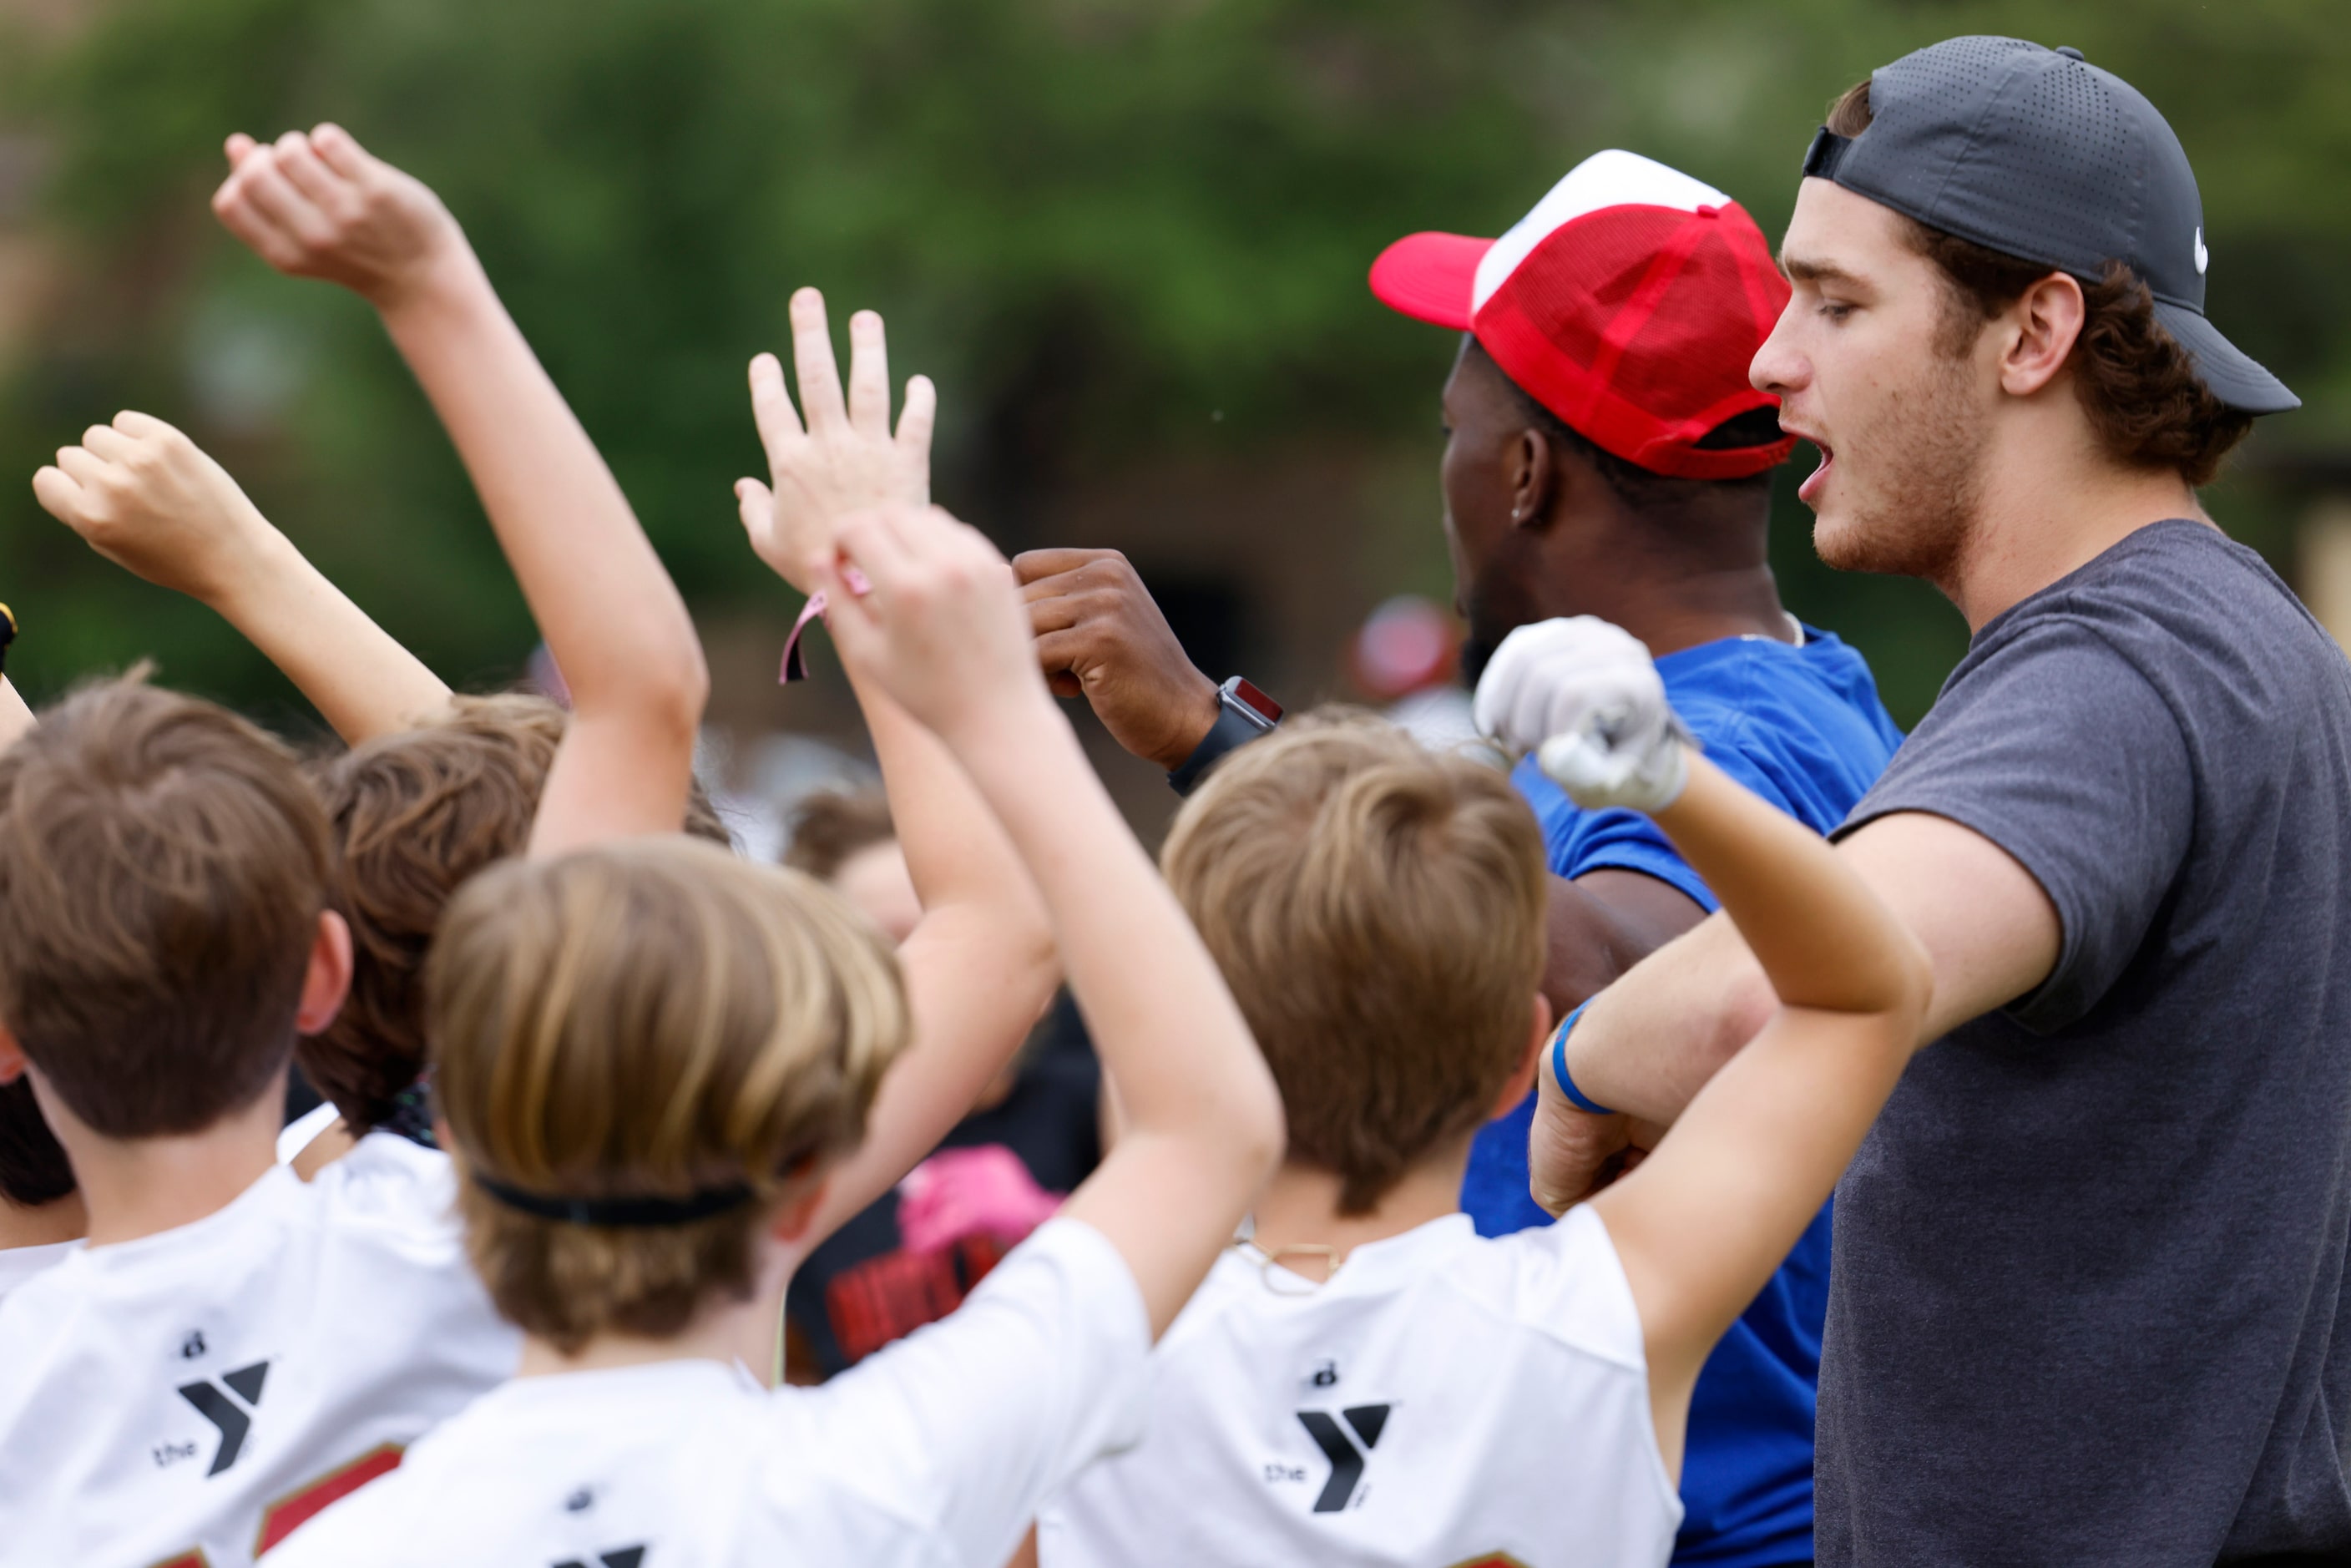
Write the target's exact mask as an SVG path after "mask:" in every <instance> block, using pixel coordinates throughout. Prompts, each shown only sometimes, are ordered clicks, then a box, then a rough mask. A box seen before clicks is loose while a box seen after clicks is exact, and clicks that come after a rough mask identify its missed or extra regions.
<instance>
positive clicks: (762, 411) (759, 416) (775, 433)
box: [751, 354, 807, 468]
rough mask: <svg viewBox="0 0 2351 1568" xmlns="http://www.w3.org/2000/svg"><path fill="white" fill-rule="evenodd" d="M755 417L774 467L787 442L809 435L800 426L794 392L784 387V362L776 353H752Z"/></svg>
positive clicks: (752, 400)
mask: <svg viewBox="0 0 2351 1568" xmlns="http://www.w3.org/2000/svg"><path fill="white" fill-rule="evenodd" d="M751 420H752V423H755V424H757V425H758V427H759V444H760V445H761V446H762V447H763V448H765V449H766V451H767V454H768V466H769V467H770V468H772V467H774V466H775V463H776V458H777V456H778V455H779V454H780V453H781V452H782V450H783V448H784V445H785V444H787V443H788V442H789V441H791V440H793V439H794V438H795V437H798V436H802V435H805V434H807V432H805V431H803V430H802V429H801V428H800V414H799V410H798V409H796V408H794V407H793V406H792V394H791V392H789V390H787V389H786V388H785V386H784V362H783V361H781V360H778V358H776V356H775V355H773V354H755V355H753V356H752V359H751Z"/></svg>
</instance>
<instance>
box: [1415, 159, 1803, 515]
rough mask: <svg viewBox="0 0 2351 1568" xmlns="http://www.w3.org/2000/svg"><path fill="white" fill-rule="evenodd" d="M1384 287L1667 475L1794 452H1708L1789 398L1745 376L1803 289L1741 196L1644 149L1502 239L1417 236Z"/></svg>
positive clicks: (1618, 451) (1599, 438)
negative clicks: (1724, 431)
mask: <svg viewBox="0 0 2351 1568" xmlns="http://www.w3.org/2000/svg"><path fill="white" fill-rule="evenodd" d="M1371 282H1372V292H1373V293H1374V295H1376V296H1378V297H1379V298H1380V299H1381V300H1382V302H1384V303H1385V304H1386V305H1388V306H1390V307H1392V308H1395V309H1396V310H1399V311H1401V312H1403V313H1404V314H1405V315H1406V316H1411V317H1414V318H1416V319H1419V320H1423V321H1428V322H1432V323H1434V324H1436V325H1437V326H1439V327H1451V328H1454V329H1457V330H1462V331H1467V332H1469V333H1471V334H1472V335H1474V336H1475V337H1476V338H1477V340H1478V341H1479V344H1480V345H1481V346H1482V347H1484V349H1485V350H1486V351H1487V353H1488V354H1489V355H1491V356H1492V358H1493V361H1494V362H1495V363H1496V364H1497V365H1499V366H1500V367H1501V370H1502V373H1503V374H1505V375H1507V376H1509V377H1510V380H1511V381H1513V382H1517V383H1518V385H1519V387H1520V390H1521V391H1523V392H1526V393H1527V394H1528V395H1529V396H1530V397H1532V398H1533V399H1534V400H1535V401H1536V402H1540V403H1541V404H1542V406H1543V407H1545V408H1547V409H1549V410H1550V411H1551V412H1552V413H1555V414H1557V415H1558V416H1559V417H1560V418H1561V419H1562V420H1563V421H1565V422H1566V423H1567V424H1568V426H1569V427H1570V428H1571V429H1573V430H1574V431H1575V432H1576V433H1577V434H1581V435H1583V437H1584V438H1585V439H1586V440H1588V441H1590V442H1592V443H1593V444H1594V445H1596V446H1598V447H1600V448H1602V449H1603V450H1604V451H1607V452H1611V453H1614V455H1616V456H1619V457H1622V458H1624V459H1625V461H1626V462H1628V463H1634V464H1637V465H1640V466H1641V467H1644V468H1646V469H1649V470H1650V471H1652V472H1653V473H1657V474H1665V475H1670V476H1674V477H1676V478H1682V479H1738V478H1744V477H1747V476H1750V475H1754V474H1760V473H1761V472H1763V471H1764V470H1765V469H1767V468H1771V467H1772V466H1774V465H1778V464H1781V463H1783V462H1785V461H1786V460H1787V457H1788V454H1789V452H1790V451H1791V450H1792V449H1793V447H1794V445H1795V442H1794V440H1793V438H1792V437H1782V438H1781V439H1779V440H1776V441H1773V442H1771V443H1770V444H1767V445H1762V446H1740V447H1722V446H1718V445H1709V444H1706V443H1707V438H1708V436H1709V435H1710V434H1712V433H1713V432H1714V431H1715V430H1716V429H1718V428H1719V426H1721V425H1723V424H1724V423H1728V422H1729V421H1730V420H1732V419H1735V418H1737V417H1738V416H1739V415H1740V414H1742V413H1750V412H1751V411H1753V410H1755V409H1759V408H1774V407H1777V406H1778V403H1779V400H1778V399H1777V398H1774V397H1772V396H1771V395H1770V394H1769V393H1765V392H1757V391H1756V390H1755V389H1754V388H1753V387H1751V386H1750V385H1749V384H1748V381H1747V366H1748V363H1749V361H1751V360H1753V359H1754V357H1755V352H1756V350H1759V349H1761V347H1762V346H1763V340H1764V339H1765V338H1767V337H1769V336H1770V335H1771V326H1772V323H1773V322H1774V321H1776V320H1777V319H1779V315H1780V310H1781V308H1782V306H1783V305H1785V304H1786V303H1787V300H1788V285H1787V282H1786V280H1785V279H1783V278H1782V277H1781V276H1780V271H1779V268H1778V267H1775V266H1774V265H1773V264H1772V261H1771V246H1770V244H1769V243H1768V242H1767V241H1766V240H1765V239H1764V237H1763V232H1762V230H1761V229H1759V228H1757V227H1756V226H1755V221H1754V220H1753V219H1752V218H1750V217H1749V216H1748V215H1747V214H1746V212H1745V210H1744V209H1742V208H1741V207H1740V205H1739V204H1738V203H1736V202H1734V201H1732V200H1731V199H1730V198H1729V196H1726V195H1724V194H1723V193H1721V192H1719V191H1718V190H1715V189H1714V188H1713V187H1712V186H1710V185H1706V184H1702V183H1699V182H1698V181H1696V180H1693V179H1691V178H1690V177H1689V176H1688V175H1687V174H1683V173H1680V172H1677V171H1675V170H1672V169H1668V168H1667V167H1666V166H1665V165H1664V164H1662V163H1658V162H1653V161H1652V160H1650V159H1647V158H1644V157H1641V156H1640V155H1638V154H1637V153H1633V152H1597V153H1594V154H1593V156H1591V157H1590V158H1587V159H1585V160H1584V161H1583V162H1581V163H1579V164H1577V165H1576V166H1575V167H1574V168H1573V170H1571V171H1569V172H1568V175H1567V177H1566V178H1565V179H1563V180H1562V181H1561V182H1560V183H1558V184H1556V185H1554V186H1552V191H1551V193H1550V194H1549V195H1547V196H1545V197H1544V198H1543V199H1542V200H1541V202H1539V203H1537V204H1535V208H1534V210H1533V211H1532V212H1531V213H1529V214H1527V215H1526V216H1525V217H1523V218H1521V219H1520V220H1519V222H1518V224H1517V225H1515V226H1513V227H1512V228H1511V230H1510V233H1508V234H1506V235H1503V236H1502V237H1501V238H1500V239H1498V240H1484V239H1471V238H1468V236H1466V235H1451V234H1416V235H1406V236H1405V238H1403V239H1400V240H1398V241H1396V242H1395V244H1394V245H1392V246H1388V247H1387V249H1385V250H1384V251H1382V252H1381V253H1380V256H1379V259H1378V260H1376V261H1374V263H1373V264H1372V279H1371Z"/></svg>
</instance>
